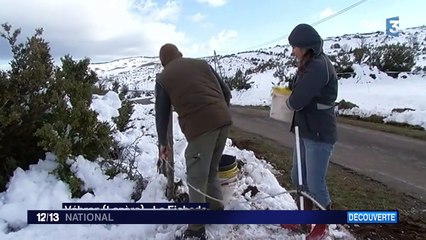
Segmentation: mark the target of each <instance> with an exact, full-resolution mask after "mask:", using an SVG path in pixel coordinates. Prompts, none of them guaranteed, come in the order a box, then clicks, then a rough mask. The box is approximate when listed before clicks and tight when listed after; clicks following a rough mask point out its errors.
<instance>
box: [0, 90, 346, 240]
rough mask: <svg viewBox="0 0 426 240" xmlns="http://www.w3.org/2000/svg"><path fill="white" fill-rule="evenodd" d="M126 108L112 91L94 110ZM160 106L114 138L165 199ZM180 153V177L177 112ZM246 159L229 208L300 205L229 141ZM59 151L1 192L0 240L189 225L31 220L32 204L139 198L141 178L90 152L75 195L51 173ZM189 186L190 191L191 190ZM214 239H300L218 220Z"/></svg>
mask: <svg viewBox="0 0 426 240" xmlns="http://www.w3.org/2000/svg"><path fill="white" fill-rule="evenodd" d="M120 106H121V103H120V102H119V98H118V96H117V94H116V93H114V92H109V93H108V94H107V95H105V96H97V97H96V98H95V99H94V101H93V102H92V108H93V109H94V110H95V111H97V112H98V113H99V117H98V119H99V120H102V121H109V122H110V123H111V124H113V123H112V121H111V117H114V116H116V115H117V108H119V107H120ZM153 108H154V106H153V104H150V105H140V104H138V105H136V106H135V112H134V113H133V115H132V118H131V122H130V124H129V126H130V128H129V129H127V130H126V131H125V132H116V133H115V134H114V138H115V139H116V140H118V141H119V143H120V145H121V146H123V147H128V149H131V150H132V151H135V152H137V155H136V159H135V160H136V165H137V169H138V171H139V172H140V173H141V174H142V176H143V177H144V178H145V179H146V180H147V181H148V185H147V187H146V189H145V190H144V191H143V192H142V196H141V198H140V199H139V200H137V202H167V199H166V197H165V187H166V181H167V180H166V178H165V177H164V176H163V175H160V174H158V173H157V165H156V162H157V156H158V149H157V145H156V144H157V137H156V130H155V117H154V115H153ZM173 127H174V141H175V144H174V151H175V152H174V156H175V177H176V178H177V179H183V182H184V183H185V182H186V176H185V167H186V166H185V161H184V149H185V147H186V145H187V142H186V140H185V138H184V135H183V134H182V132H181V131H180V128H179V125H178V124H177V115H176V114H175V115H174V126H173ZM225 153H226V154H231V155H234V156H236V157H237V159H239V160H242V161H243V162H244V163H245V164H244V166H243V168H242V169H241V171H240V172H239V173H238V181H237V182H236V184H235V185H234V186H228V187H224V188H223V191H224V193H225V201H226V209H234V210H245V209H247V210H248V209H288V210H290V209H296V205H295V202H294V201H293V199H292V197H291V196H290V195H289V194H287V193H284V192H285V191H286V189H284V188H283V187H281V186H280V185H279V183H278V181H277V180H276V178H275V176H274V173H275V170H274V169H273V167H272V166H271V165H270V164H268V163H267V162H266V161H265V160H260V159H257V158H256V157H255V156H254V154H253V152H251V151H247V150H244V149H238V148H236V147H235V146H232V142H231V140H229V139H228V142H227V146H226V149H225ZM54 159H55V157H54V156H53V155H51V154H48V155H47V156H46V158H45V159H43V160H40V161H39V163H38V164H36V165H32V166H31V167H30V169H29V170H27V171H23V170H22V169H20V168H18V169H17V170H16V171H15V172H14V176H13V177H12V179H11V180H10V183H9V185H8V189H7V191H5V192H2V193H0V239H2V240H24V239H28V240H30V239H38V240H40V239H45V240H57V239H104V240H106V239H114V240H118V239H122V240H139V239H147V240H148V239H149V240H151V239H157V240H169V239H173V236H174V234H175V233H176V232H179V231H182V229H184V228H185V225H154V224H152V225H28V224H26V221H27V218H26V211H27V210H30V209H31V210H38V209H40V210H42V209H43V210H54V209H61V207H62V205H61V204H62V202H77V203H78V202H132V200H131V194H132V191H133V187H134V185H135V183H134V182H132V181H130V180H128V179H126V178H125V176H124V175H117V176H116V177H114V178H113V179H108V176H106V175H104V174H103V172H102V170H101V168H100V166H99V164H97V163H96V162H92V161H89V160H87V159H84V158H83V157H81V156H80V157H77V158H76V159H72V160H70V164H71V169H72V171H74V172H75V174H76V176H78V177H79V178H80V179H81V180H82V181H83V182H84V187H85V189H91V190H92V193H86V194H85V195H83V196H82V197H81V198H77V199H76V198H71V194H70V191H69V188H68V186H67V185H66V184H64V183H63V182H62V181H59V180H58V179H57V178H56V177H55V176H53V175H51V174H49V172H50V171H52V170H53V169H54V167H55V162H54ZM248 186H256V187H257V189H258V190H259V191H260V192H259V193H257V194H256V195H255V196H253V197H251V194H250V193H247V194H245V195H244V196H243V195H242V193H243V191H244V190H246V189H247V187H248ZM187 188H188V187H187V185H186V184H184V187H183V189H182V190H183V191H187ZM207 232H208V235H209V236H210V239H242V238H243V239H300V236H296V235H290V234H289V233H288V231H287V230H284V229H282V228H281V227H279V226H278V225H210V226H208V227H207ZM331 234H332V235H335V236H339V237H342V236H344V233H343V232H339V231H338V230H337V228H335V226H331Z"/></svg>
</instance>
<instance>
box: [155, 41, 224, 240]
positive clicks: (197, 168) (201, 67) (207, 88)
mask: <svg viewBox="0 0 426 240" xmlns="http://www.w3.org/2000/svg"><path fill="white" fill-rule="evenodd" d="M160 61H161V64H162V65H163V67H164V69H163V71H162V72H161V74H159V75H158V77H157V82H156V86H155V93H156V100H155V111H156V126H157V133H158V140H159V143H160V157H161V158H162V159H163V160H167V159H168V156H169V154H173V153H170V152H169V147H168V146H167V126H168V121H169V117H170V108H171V106H173V107H174V110H175V111H176V112H177V113H178V115H179V118H178V119H179V125H180V127H181V130H182V132H183V134H184V135H185V137H186V139H187V141H188V146H187V148H186V150H185V160H186V171H187V181H188V185H189V200H190V202H196V203H204V202H208V203H209V204H210V209H211V210H223V207H224V206H223V204H222V203H221V202H218V201H215V200H213V199H210V198H208V197H207V198H206V197H205V196H204V195H202V194H200V193H199V192H198V191H196V190H199V191H201V192H203V193H205V194H207V195H209V196H212V197H214V198H216V199H222V191H221V188H220V183H219V180H218V178H217V174H218V169H219V162H220V159H221V157H222V153H223V149H224V147H225V143H226V139H227V138H228V132H229V128H230V126H231V124H232V118H231V113H230V111H229V101H230V98H231V92H230V91H229V88H228V87H227V86H226V84H225V83H224V82H223V81H222V79H221V78H220V77H219V76H218V74H217V73H216V72H215V71H214V70H213V68H212V67H211V66H210V65H209V64H208V63H207V62H206V61H204V60H199V59H193V58H183V57H182V53H181V52H180V51H179V50H178V48H177V47H176V46H175V45H173V44H165V45H164V46H162V47H161V49H160ZM178 238H179V239H206V234H205V228H204V225H202V224H189V225H188V229H187V230H186V231H185V232H184V233H183V235H182V236H178Z"/></svg>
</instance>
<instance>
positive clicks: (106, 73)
mask: <svg viewBox="0 0 426 240" xmlns="http://www.w3.org/2000/svg"><path fill="white" fill-rule="evenodd" d="M396 43H400V44H405V45H407V46H410V47H411V48H412V49H413V50H414V55H415V59H414V61H415V64H414V66H413V67H412V68H411V71H409V72H407V73H401V74H399V75H398V76H397V77H396V78H392V77H390V76H388V75H387V74H386V73H384V72H381V71H379V70H378V69H377V68H375V67H371V66H368V65H366V64H365V63H362V62H361V63H359V64H358V63H353V64H352V65H351V66H349V68H351V69H352V71H353V72H354V73H352V74H351V77H349V78H347V79H344V78H342V79H341V80H340V81H339V83H340V85H339V95H338V99H337V102H339V101H341V100H343V99H344V100H345V101H350V102H352V103H354V104H356V105H357V106H358V107H356V108H353V109H345V110H343V109H342V110H340V114H345V115H358V116H361V117H368V116H371V115H378V116H382V117H383V118H384V121H385V122H387V121H394V122H399V123H408V124H410V125H418V126H421V127H423V128H426V104H424V103H425V102H426V94H425V93H424V89H426V80H425V78H426V77H425V75H426V27H425V26H422V27H416V28H409V29H405V30H402V31H401V34H400V36H399V37H389V36H386V35H385V34H384V33H383V32H374V33H366V34H346V35H343V36H338V37H329V38H326V39H325V40H324V51H325V52H326V53H327V54H328V55H329V56H331V59H332V61H334V60H333V59H335V58H336V56H337V54H341V53H342V52H343V53H348V52H350V51H351V50H353V49H356V48H361V47H367V48H369V49H372V48H374V47H377V46H382V45H384V44H396ZM184 54H185V53H184ZM290 54H291V47H290V46H288V45H277V46H275V47H270V48H265V49H259V50H256V51H248V52H241V53H237V54H232V55H224V56H222V55H217V62H216V63H215V62H214V57H206V58H204V59H205V60H207V61H208V62H209V63H210V64H211V65H212V66H214V67H215V68H217V71H218V72H219V74H220V75H222V76H223V77H232V76H234V74H235V72H236V71H237V70H238V69H241V70H242V71H243V72H245V71H246V72H247V73H248V75H249V76H250V77H251V80H250V81H251V82H252V83H253V84H252V87H251V88H250V89H248V90H243V91H235V90H234V91H233V92H232V94H233V98H232V100H231V101H232V104H236V105H265V106H268V105H270V104H271V88H272V86H274V85H276V84H278V83H279V79H277V78H275V77H274V76H273V74H274V73H275V72H276V71H277V68H278V66H285V70H284V71H285V74H286V76H290V75H291V74H294V72H295V70H296V68H295V67H294V64H293V63H292V61H293V58H292V57H291V56H290ZM349 56H350V58H351V59H353V55H349ZM333 57H334V58H333ZM91 67H92V69H93V70H94V71H96V72H97V73H98V74H99V76H100V77H102V78H103V84H104V85H105V86H106V87H110V86H111V83H112V81H118V82H119V83H120V85H121V86H122V85H127V86H128V87H129V88H130V89H132V90H144V91H146V90H148V91H152V90H153V89H154V85H155V84H154V83H155V76H156V74H157V73H159V72H160V71H161V69H162V67H161V65H160V62H159V59H158V57H134V58H125V59H119V60H115V61H112V62H107V63H93V64H91ZM407 93H409V94H407ZM406 108H407V109H408V110H407V111H404V112H395V110H396V109H406Z"/></svg>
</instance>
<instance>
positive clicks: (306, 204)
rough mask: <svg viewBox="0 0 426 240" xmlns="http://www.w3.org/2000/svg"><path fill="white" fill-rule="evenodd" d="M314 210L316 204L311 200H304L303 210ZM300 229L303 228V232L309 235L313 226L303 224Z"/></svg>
mask: <svg viewBox="0 0 426 240" xmlns="http://www.w3.org/2000/svg"><path fill="white" fill-rule="evenodd" d="M299 205H300V204H299ZM313 208H314V203H313V202H312V201H311V200H310V199H307V198H304V199H303V210H305V211H311V210H313ZM300 228H301V230H302V232H304V233H309V232H311V228H312V225H311V224H302V225H301V226H300Z"/></svg>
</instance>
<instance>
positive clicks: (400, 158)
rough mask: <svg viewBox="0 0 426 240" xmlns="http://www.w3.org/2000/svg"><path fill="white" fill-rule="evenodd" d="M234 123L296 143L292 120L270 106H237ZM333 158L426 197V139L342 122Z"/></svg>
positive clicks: (380, 179) (258, 132)
mask: <svg viewBox="0 0 426 240" xmlns="http://www.w3.org/2000/svg"><path fill="white" fill-rule="evenodd" d="M231 109H232V115H233V120H234V126H236V127H238V128H240V129H241V130H244V131H247V132H251V133H255V134H258V135H261V136H264V137H266V138H269V139H272V140H275V141H277V142H278V143H279V144H281V145H282V146H285V147H293V145H294V135H293V134H291V133H289V132H288V129H289V124H286V123H283V122H279V121H276V120H273V119H271V118H269V111H268V110H260V109H249V108H244V107H237V106H233V107H232V108H231ZM338 135H339V140H338V142H337V143H336V147H335V149H334V152H333V156H332V159H331V161H332V162H334V163H336V164H339V165H342V166H344V167H347V168H350V169H353V170H355V171H357V172H358V173H360V174H363V175H366V176H369V177H371V178H372V179H375V180H378V181H380V182H382V183H384V184H385V185H387V186H389V187H391V188H393V189H395V190H398V191H402V192H405V193H407V194H409V195H411V196H414V197H416V198H418V199H421V200H423V201H426V141H421V140H416V139H412V138H408V137H404V136H399V135H394V134H389V133H384V132H379V131H374V130H368V129H364V128H361V127H355V126H350V125H345V124H338Z"/></svg>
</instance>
